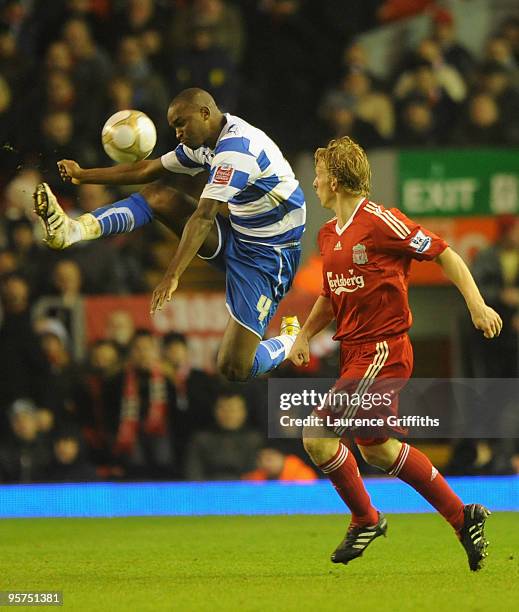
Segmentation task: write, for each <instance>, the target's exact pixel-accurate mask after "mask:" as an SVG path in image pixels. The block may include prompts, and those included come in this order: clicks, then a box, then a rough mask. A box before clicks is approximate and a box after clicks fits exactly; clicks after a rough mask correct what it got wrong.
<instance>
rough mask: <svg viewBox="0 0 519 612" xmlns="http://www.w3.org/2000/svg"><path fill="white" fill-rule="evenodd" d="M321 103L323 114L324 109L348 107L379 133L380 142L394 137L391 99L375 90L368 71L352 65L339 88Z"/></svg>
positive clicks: (329, 93) (332, 91)
mask: <svg viewBox="0 0 519 612" xmlns="http://www.w3.org/2000/svg"><path fill="white" fill-rule="evenodd" d="M322 106H323V112H324V113H325V114H326V112H327V110H326V109H334V108H341V107H350V108H351V109H352V110H353V111H354V112H355V114H356V115H357V117H358V118H359V119H361V120H362V121H364V122H365V123H369V124H370V125H371V126H372V127H373V128H374V129H375V130H376V131H377V132H378V135H379V138H380V140H381V141H389V140H391V138H392V137H393V131H394V127H395V126H394V123H395V118H394V114H393V105H392V103H391V99H390V98H389V97H388V96H387V95H386V94H384V93H381V92H378V91H375V90H374V89H373V88H372V82H371V77H370V76H369V74H368V73H367V72H364V71H362V70H359V69H358V68H351V69H350V70H349V72H348V73H347V74H346V75H345V76H344V78H343V80H342V83H341V85H340V87H339V88H337V89H333V90H331V91H330V92H328V94H326V95H325V99H324V101H323V105H322ZM332 112H333V111H332ZM366 146H367V145H366Z"/></svg>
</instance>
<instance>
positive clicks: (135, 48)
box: [116, 36, 169, 124]
mask: <svg viewBox="0 0 519 612" xmlns="http://www.w3.org/2000/svg"><path fill="white" fill-rule="evenodd" d="M117 58H118V61H117V65H116V72H117V74H118V75H119V76H122V77H124V78H125V79H128V80H129V81H130V83H131V84H132V86H133V100H132V103H133V104H132V105H133V107H134V108H138V109H139V110H142V111H143V112H145V113H146V114H148V115H149V116H150V117H151V118H152V119H153V121H154V122H155V123H156V124H159V123H161V122H162V118H163V116H164V114H165V112H166V109H167V106H168V104H169V99H168V93H167V91H166V89H165V87H164V83H163V82H162V79H161V78H160V76H159V75H158V74H157V73H156V72H155V71H154V70H153V68H152V66H151V64H150V63H149V61H148V59H147V57H146V54H145V53H144V50H143V48H142V44H141V42H140V41H139V39H138V38H137V37H136V36H125V37H124V38H122V39H121V41H120V42H119V47H118V51H117Z"/></svg>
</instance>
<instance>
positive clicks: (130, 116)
mask: <svg viewBox="0 0 519 612" xmlns="http://www.w3.org/2000/svg"><path fill="white" fill-rule="evenodd" d="M101 140H102V142H103V148H104V150H105V151H106V154H107V155H108V156H109V157H111V158H112V159H113V160H114V161H116V162H119V163H129V162H136V161H139V160H141V159H146V157H148V156H149V155H150V153H151V152H152V151H153V147H154V146H155V143H156V142H157V130H156V129H155V124H154V123H153V121H152V120H151V119H150V118H149V117H148V115H146V114H144V113H142V112H141V111H137V110H123V111H119V112H118V113H115V114H114V115H112V116H111V117H110V118H109V119H108V120H107V122H106V123H105V124H104V126H103V131H102V132H101Z"/></svg>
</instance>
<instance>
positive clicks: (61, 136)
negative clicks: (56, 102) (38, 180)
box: [38, 110, 82, 195]
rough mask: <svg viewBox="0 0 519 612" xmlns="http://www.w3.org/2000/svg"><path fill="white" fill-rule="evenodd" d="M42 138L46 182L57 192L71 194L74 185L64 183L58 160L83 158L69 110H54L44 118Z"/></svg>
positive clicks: (41, 152) (42, 158) (43, 172)
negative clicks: (60, 174)
mask: <svg viewBox="0 0 519 612" xmlns="http://www.w3.org/2000/svg"><path fill="white" fill-rule="evenodd" d="M41 133H42V138H41V142H40V144H39V146H38V148H39V155H40V158H41V166H40V168H41V172H42V175H43V178H44V180H45V181H46V182H48V183H50V184H51V185H52V186H53V187H54V188H55V190H56V191H57V193H60V194H65V195H71V194H73V193H74V186H73V185H71V184H70V183H64V182H63V181H62V180H61V179H60V176H59V172H58V166H57V162H58V161H59V160H60V159H64V158H65V159H80V160H81V158H82V155H81V149H80V143H79V142H78V140H76V138H75V134H74V119H73V117H72V115H71V114H70V113H69V112H67V111H62V110H60V111H52V112H50V113H48V114H46V115H44V116H43V118H42V123H41Z"/></svg>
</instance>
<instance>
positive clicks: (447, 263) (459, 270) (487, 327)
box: [436, 247, 503, 338]
mask: <svg viewBox="0 0 519 612" xmlns="http://www.w3.org/2000/svg"><path fill="white" fill-rule="evenodd" d="M436 262H437V263H438V264H440V266H441V267H442V268H443V271H444V272H445V276H447V278H448V279H449V280H450V281H451V282H452V283H453V284H454V285H456V287H457V288H458V289H459V291H460V293H461V295H463V297H464V298H465V302H466V304H467V308H468V309H469V312H470V316H471V317H472V322H473V323H474V327H475V328H476V329H480V330H481V331H482V332H483V334H484V336H485V338H494V337H495V336H499V334H500V333H501V328H502V327H503V322H502V321H501V317H500V316H499V315H498V314H497V312H496V311H495V310H494V309H493V308H490V306H487V305H486V304H485V300H484V299H483V296H482V295H481V293H480V291H479V289H478V286H477V285H476V282H475V280H474V278H473V276H472V274H471V273H470V270H469V269H468V267H467V265H466V264H465V262H464V261H463V259H462V258H461V257H460V256H459V255H458V254H457V253H456V251H453V250H452V249H451V248H450V247H447V248H446V249H445V251H443V253H441V254H440V255H438V257H437V258H436Z"/></svg>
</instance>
